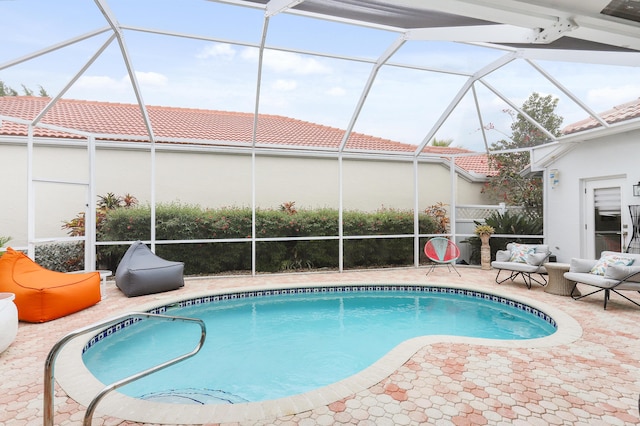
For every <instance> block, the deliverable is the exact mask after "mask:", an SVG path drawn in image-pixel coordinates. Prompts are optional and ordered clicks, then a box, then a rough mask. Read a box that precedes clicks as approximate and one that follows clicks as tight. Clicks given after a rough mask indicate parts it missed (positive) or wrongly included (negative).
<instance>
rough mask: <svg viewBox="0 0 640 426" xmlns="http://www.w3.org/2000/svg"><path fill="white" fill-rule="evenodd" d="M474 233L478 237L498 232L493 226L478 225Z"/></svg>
mask: <svg viewBox="0 0 640 426" xmlns="http://www.w3.org/2000/svg"><path fill="white" fill-rule="evenodd" d="M474 232H475V233H476V235H491V234H493V233H494V232H496V230H495V229H494V228H493V226H489V225H476V229H475V230H474Z"/></svg>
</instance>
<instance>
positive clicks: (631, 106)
mask: <svg viewBox="0 0 640 426" xmlns="http://www.w3.org/2000/svg"><path fill="white" fill-rule="evenodd" d="M600 117H602V119H603V120H604V121H606V122H607V123H609V124H613V123H618V122H620V121H625V120H630V119H632V118H639V117H640V98H638V99H635V100H633V101H631V102H627V103H624V104H622V105H618V106H615V107H613V108H612V109H610V110H608V111H605V112H603V113H600ZM596 127H601V124H600V123H599V122H598V121H596V120H595V119H594V118H592V117H589V118H586V119H584V120H580V121H578V122H576V123H573V124H569V125H568V126H566V127H565V128H564V129H562V133H563V134H565V135H568V134H570V133H576V132H581V131H584V130H589V129H595V128H596Z"/></svg>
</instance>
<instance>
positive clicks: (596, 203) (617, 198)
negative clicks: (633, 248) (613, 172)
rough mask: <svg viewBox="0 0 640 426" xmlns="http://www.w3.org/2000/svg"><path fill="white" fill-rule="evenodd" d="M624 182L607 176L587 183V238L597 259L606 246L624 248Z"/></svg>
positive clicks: (588, 248)
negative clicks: (622, 190)
mask: <svg viewBox="0 0 640 426" xmlns="http://www.w3.org/2000/svg"><path fill="white" fill-rule="evenodd" d="M622 183H623V181H622V180H620V179H607V180H602V181H590V182H587V184H586V186H585V195H586V202H585V214H586V217H585V232H586V238H585V241H586V255H587V257H589V258H595V259H597V258H599V257H600V254H601V253H602V252H603V251H605V250H608V251H618V252H622V251H623V247H624V241H623V238H624V234H623V229H622V228H623V227H622V192H621V186H622Z"/></svg>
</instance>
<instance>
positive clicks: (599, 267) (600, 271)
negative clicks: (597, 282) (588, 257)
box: [589, 254, 633, 275]
mask: <svg viewBox="0 0 640 426" xmlns="http://www.w3.org/2000/svg"><path fill="white" fill-rule="evenodd" d="M632 263H633V259H632V258H630V257H624V256H618V255H615V254H609V255H604V256H602V257H600V260H598V262H597V263H596V264H595V265H594V266H593V268H591V271H589V273H590V274H594V275H604V273H605V272H606V271H607V267H608V266H611V265H619V266H629V265H631V264H632Z"/></svg>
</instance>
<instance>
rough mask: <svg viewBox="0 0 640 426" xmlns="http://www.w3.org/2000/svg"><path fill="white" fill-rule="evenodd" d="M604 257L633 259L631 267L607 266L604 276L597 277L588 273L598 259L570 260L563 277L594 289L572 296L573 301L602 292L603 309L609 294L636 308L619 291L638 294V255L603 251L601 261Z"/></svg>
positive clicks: (639, 270) (639, 290)
mask: <svg viewBox="0 0 640 426" xmlns="http://www.w3.org/2000/svg"><path fill="white" fill-rule="evenodd" d="M604 256H618V257H623V258H628V259H633V263H632V264H631V265H628V266H625V265H615V264H612V265H609V266H606V267H605V268H604V274H603V275H598V274H594V273H591V272H590V271H591V270H592V269H593V267H594V266H596V264H597V263H598V261H599V259H595V260H594V259H577V258H574V259H571V265H570V268H569V272H565V273H564V277H565V278H566V279H568V280H571V281H575V282H576V285H575V286H574V289H575V287H576V286H577V285H578V283H580V284H586V285H590V286H592V287H596V288H597V289H596V290H595V291H592V292H590V293H587V294H583V295H579V294H577V295H573V294H572V296H571V297H573V298H574V299H576V300H578V299H582V298H583V297H586V296H590V295H592V294H594V293H597V292H599V291H603V292H604V309H607V301H608V300H609V297H610V295H611V292H612V291H613V292H614V293H616V294H618V295H620V296H622V297H623V298H625V299H627V300H628V301H630V302H631V303H634V304H636V305H638V306H640V304H638V303H637V302H635V301H633V300H631V299H630V298H628V297H627V296H625V295H623V294H622V293H620V292H621V291H637V292H640V254H633V253H620V252H614V251H603V252H602V254H601V259H602V258H603V257H604Z"/></svg>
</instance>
